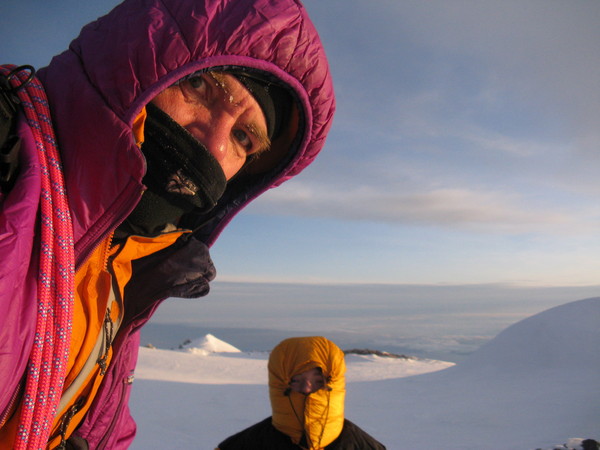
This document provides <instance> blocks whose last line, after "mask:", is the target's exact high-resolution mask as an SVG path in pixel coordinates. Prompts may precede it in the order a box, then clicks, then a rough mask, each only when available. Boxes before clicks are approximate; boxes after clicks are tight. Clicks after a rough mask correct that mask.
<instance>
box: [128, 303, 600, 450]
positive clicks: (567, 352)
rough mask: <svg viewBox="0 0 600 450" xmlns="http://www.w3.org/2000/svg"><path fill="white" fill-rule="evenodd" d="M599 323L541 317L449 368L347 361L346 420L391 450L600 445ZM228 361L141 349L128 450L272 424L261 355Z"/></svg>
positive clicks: (202, 444)
mask: <svg viewBox="0 0 600 450" xmlns="http://www.w3.org/2000/svg"><path fill="white" fill-rule="evenodd" d="M599 314H600V298H595V299H589V300H583V301H577V302H571V303H568V304H565V305H561V306H559V307H556V308H552V309H549V310H546V311H544V312H542V313H539V314H537V315H534V316H531V317H529V318H527V319H525V320H523V321H520V322H518V323H516V324H514V325H512V326H510V327H509V328H507V329H505V330H504V331H503V332H502V333H501V334H499V335H498V336H497V337H496V338H495V339H493V340H492V341H490V342H488V343H487V344H486V345H484V346H483V347H481V348H480V349H479V350H478V351H477V352H475V353H473V354H472V355H471V356H470V357H469V358H468V359H466V360H465V361H462V362H459V363H458V364H456V365H452V364H443V363H441V362H439V361H432V360H418V359H417V360H415V359H408V360H404V359H388V358H378V357H374V356H358V355H347V356H346V363H347V364H346V365H347V371H346V381H347V387H346V405H345V406H346V407H345V415H346V417H347V418H348V419H349V420H351V421H353V422H354V423H356V424H357V425H358V426H360V427H361V428H363V429H364V430H365V431H367V432H368V433H369V434H371V435H372V436H374V437H375V438H376V439H378V440H379V441H381V442H382V443H383V444H384V445H386V447H387V448H388V449H390V450H401V449H414V448H443V449H445V450H464V449H486V450H534V449H538V450H555V449H558V448H562V449H565V450H567V449H577V450H581V449H582V446H581V441H582V440H583V439H596V440H600V434H599V431H598V430H599V427H598V417H600V378H599V377H598V370H599V369H600V354H599V353H598V346H599V345H600V328H598V326H597V324H598V320H599V319H600V317H599ZM342 348H343V347H342ZM343 349H345V348H343ZM232 350H233V349H231V348H229V347H228V346H227V345H225V344H223V343H222V342H219V341H218V336H216V339H215V336H206V339H198V340H194V341H193V342H192V343H191V344H190V345H189V348H187V349H185V350H181V351H175V350H171V351H169V350H160V349H150V348H141V349H140V357H139V361H138V367H137V370H136V380H135V381H134V383H133V391H132V395H131V411H132V414H133V416H134V418H135V419H136V421H137V423H138V435H137V438H136V441H134V443H133V445H132V447H131V448H132V449H134V450H135V449H144V450H147V449H155V448H156V449H162V448H165V447H168V448H171V449H189V448H214V447H215V446H216V445H217V444H218V443H219V442H221V441H222V440H223V439H225V438H226V437H228V436H230V435H232V434H233V433H236V432H238V431H241V430H242V429H245V428H246V427H249V426H251V425H253V424H255V423H257V422H258V421H260V420H262V419H264V418H266V417H268V416H269V415H270V404H269V400H268V390H267V387H266V383H267V367H266V365H267V358H268V354H267V353H266V352H265V353H243V352H232ZM213 351H216V352H217V353H211V352H213ZM223 352H228V353H223ZM230 352H231V353H230ZM240 405H252V407H240ZM563 444H565V446H561V445H563Z"/></svg>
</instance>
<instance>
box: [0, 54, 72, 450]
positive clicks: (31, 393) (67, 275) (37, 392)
mask: <svg viewBox="0 0 600 450" xmlns="http://www.w3.org/2000/svg"><path fill="white" fill-rule="evenodd" d="M0 71H1V73H2V74H4V75H6V76H7V77H8V78H9V81H10V83H11V85H12V86H13V92H14V93H16V94H17V95H18V97H19V99H20V100H21V104H22V106H23V110H24V112H25V116H26V118H27V122H28V124H29V127H30V128H31V131H32V134H33V137H34V140H35V144H36V147H37V149H38V155H39V161H40V167H41V173H42V187H41V201H40V217H41V225H40V238H41V239H40V241H41V244H40V265H39V277H38V308H37V310H38V313H37V322H36V331H35V338H34V343H33V348H32V351H31V354H30V356H29V362H28V366H27V381H26V384H25V393H24V397H23V408H22V413H21V417H20V423H19V428H18V432H17V439H16V442H15V449H19V450H20V449H43V448H46V445H47V441H48V437H49V435H50V432H51V427H52V423H53V421H54V416H55V414H56V409H57V407H58V404H59V401H60V397H61V395H62V389H63V384H64V379H65V372H66V366H67V361H68V358H69V346H70V341H71V326H72V318H73V287H74V272H75V269H74V268H75V255H74V248H73V227H72V224H71V216H70V212H69V207H68V202H67V197H66V193H65V189H64V179H63V174H62V168H61V162H60V155H59V153H58V148H57V143H56V138H55V137H54V130H53V127H52V120H51V117H50V110H49V107H48V100H47V98H46V94H45V92H44V88H43V87H42V85H41V83H40V82H39V80H38V79H37V78H35V77H33V74H32V73H31V72H30V71H27V70H25V69H21V68H15V66H1V68H0Z"/></svg>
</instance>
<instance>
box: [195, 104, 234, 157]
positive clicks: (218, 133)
mask: <svg viewBox="0 0 600 450" xmlns="http://www.w3.org/2000/svg"><path fill="white" fill-rule="evenodd" d="M230 122H231V120H229V118H228V117H227V116H226V115H223V114H221V115H218V116H216V117H213V120H211V121H210V123H208V124H207V125H206V130H205V132H204V136H203V138H202V139H201V142H202V144H204V146H205V147H206V148H207V150H208V151H209V152H210V153H211V154H212V155H213V156H214V157H215V159H216V160H217V161H218V162H219V163H220V164H223V161H225V159H226V158H227V155H228V152H229V150H230V149H229V147H230V145H231V139H230V136H231V126H232V125H231V123H230Z"/></svg>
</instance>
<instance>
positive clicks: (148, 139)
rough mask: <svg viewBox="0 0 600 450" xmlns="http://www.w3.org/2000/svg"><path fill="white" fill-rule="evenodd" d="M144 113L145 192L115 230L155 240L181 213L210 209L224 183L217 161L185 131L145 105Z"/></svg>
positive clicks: (176, 220) (153, 108) (177, 219)
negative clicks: (118, 229)
mask: <svg viewBox="0 0 600 450" xmlns="http://www.w3.org/2000/svg"><path fill="white" fill-rule="evenodd" d="M146 111H147V113H148V116H147V118H146V122H145V126H144V143H143V144H142V153H143V154H144V156H145V158H146V164H147V172H146V176H145V177H144V179H143V182H144V184H145V185H146V186H147V187H148V190H147V191H146V192H144V194H143V195H142V198H141V200H140V203H139V204H138V205H137V206H136V208H135V209H134V210H133V212H132V213H131V214H130V216H129V217H128V218H127V219H126V221H125V222H124V223H123V225H122V226H121V227H120V229H121V231H125V232H127V233H128V234H139V235H142V236H155V235H157V234H159V233H160V232H161V231H163V230H164V229H165V227H167V226H168V225H171V224H172V225H176V224H177V223H178V221H179V219H180V218H181V216H182V215H184V214H185V213H188V212H191V211H192V210H196V211H197V212H200V213H204V212H208V211H210V210H211V209H212V208H214V206H215V205H216V204H217V201H218V200H219V199H220V198H221V196H222V195H223V192H225V187H226V185H227V180H226V179H225V175H224V174H223V170H222V169H221V166H220V165H219V163H218V161H217V160H216V159H215V158H214V157H213V156H212V155H211V154H210V152H209V151H208V150H207V149H206V147H204V146H203V145H202V144H201V143H200V142H198V140H197V139H195V138H194V137H193V136H192V135H191V134H190V133H188V132H187V130H185V129H184V128H183V127H182V126H180V125H179V124H178V123H177V122H175V121H174V120H173V119H171V117H169V116H168V115H167V114H165V113H164V112H163V111H162V110H160V109H159V108H158V107H156V106H154V105H153V104H151V103H150V104H148V105H147V106H146Z"/></svg>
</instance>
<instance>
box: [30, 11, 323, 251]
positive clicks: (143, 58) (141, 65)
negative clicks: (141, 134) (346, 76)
mask: <svg viewBox="0 0 600 450" xmlns="http://www.w3.org/2000/svg"><path fill="white" fill-rule="evenodd" d="M207 68H219V69H222V70H228V69H233V70H239V69H240V68H242V69H243V70H246V71H249V72H250V73H251V72H256V73H259V74H260V75H261V76H263V77H268V78H269V79H270V80H272V81H273V82H274V83H276V84H278V85H279V86H281V87H282V88H283V89H285V90H286V91H287V92H288V93H289V95H290V98H291V99H293V100H292V102H293V112H292V116H291V120H290V121H289V124H288V125H287V128H286V130H285V132H284V133H282V135H281V136H280V138H278V139H277V140H275V141H274V142H273V152H271V151H270V152H271V155H270V157H266V158H262V157H261V158H260V159H259V160H257V163H256V164H255V165H254V163H253V165H250V166H248V167H247V168H246V169H245V170H244V171H243V172H242V173H240V175H239V176H236V177H235V179H234V180H233V181H231V182H230V183H229V185H228V187H227V190H226V192H225V194H224V196H223V198H222V200H221V201H220V202H219V204H218V205H217V207H216V208H215V209H214V210H213V211H211V213H210V214H208V215H202V216H200V215H191V216H190V217H189V218H188V223H187V225H188V226H189V227H190V228H193V229H195V230H196V233H197V236H198V237H199V238H200V239H201V240H203V241H204V242H206V243H207V244H208V245H211V244H212V243H213V242H214V241H215V240H216V238H217V237H218V235H219V234H220V232H221V231H222V229H223V228H224V227H225V225H226V224H227V223H228V222H229V221H230V220H231V219H232V218H233V216H234V215H235V214H236V213H237V212H239V211H240V210H241V209H242V208H243V207H244V206H245V205H246V204H248V202H250V201H251V200H252V199H254V198H256V197H257V196H258V195H260V194H261V193H263V192H264V191H265V190H267V189H269V188H272V187H275V186H278V185H279V184H281V183H282V182H284V181H286V180H288V179H289V178H291V177H293V176H295V175H297V174H298V173H300V172H301V171H302V170H303V169H304V168H305V167H306V166H307V165H309V164H310V163H311V162H312V161H313V159H314V158H315V157H316V155H317V154H318V152H319V151H320V150H321V148H322V147H323V145H324V142H325V137H326V135H327V132H328V130H329V128H330V126H331V120H332V117H333V113H334V109H335V100H334V93H333V86H332V81H331V76H330V73H329V68H328V64H327V60H326V57H325V53H324V50H323V47H322V45H321V42H320V40H319V37H318V35H317V32H316V30H315V29H314V27H313V25H312V23H311V22H310V20H309V18H308V16H307V14H306V11H305V10H304V8H303V6H302V5H301V4H300V3H299V2H298V1H294V0H279V1H277V2H273V1H269V0H243V1H240V0H201V1H197V0H125V2H123V3H122V4H120V5H119V6H117V7H116V8H115V9H114V10H112V11H111V12H110V13H109V14H107V15H106V16H104V17H101V18H100V19H98V20H97V21H95V22H93V23H91V24H89V25H87V26H86V27H84V28H83V29H82V31H81V34H80V36H79V37H78V38H77V39H75V40H74V41H73V42H72V43H71V45H70V47H69V50H67V51H66V52H64V53H62V54H60V55H58V56H57V57H55V58H54V59H53V60H52V61H51V63H50V65H49V66H48V67H46V68H44V69H41V70H40V71H39V76H40V79H41V80H42V82H43V84H44V86H45V88H46V91H47V95H48V98H49V102H50V106H51V110H52V115H53V120H54V122H55V128H56V131H57V137H58V140H59V145H60V148H61V155H62V158H63V165H64V169H65V180H66V184H67V193H68V196H69V201H70V206H71V209H72V211H73V224H74V231H75V245H76V252H77V255H78V261H79V262H80V261H81V260H82V259H83V258H84V257H85V256H86V254H87V253H89V251H91V249H92V248H93V246H94V245H95V244H96V243H97V242H98V241H99V240H100V239H101V238H102V237H104V236H105V235H106V233H107V232H108V231H109V230H110V229H112V228H114V227H116V226H117V225H118V224H119V223H120V222H121V221H122V220H123V219H124V218H125V217H126V216H127V215H128V214H129V213H130V212H131V210H132V209H133V208H134V207H135V205H136V203H137V202H138V201H139V197H140V195H141V193H142V191H143V189H144V187H143V185H142V178H143V176H144V173H145V161H144V158H143V156H142V155H141V153H140V151H139V149H138V148H137V146H136V145H135V142H134V139H133V136H132V124H133V122H134V120H135V118H136V117H137V115H138V114H139V113H140V111H141V110H142V109H143V108H144V106H145V105H146V104H147V103H148V102H149V101H150V100H151V99H152V98H154V97H155V96H156V95H157V94H158V93H159V92H161V91H163V90H164V89H166V88H167V87H169V86H171V85H172V84H173V83H175V82H176V81H177V80H179V79H181V78H182V77H184V76H186V75H188V74H190V73H193V72H196V71H198V70H202V69H207ZM268 153H269V152H268Z"/></svg>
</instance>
